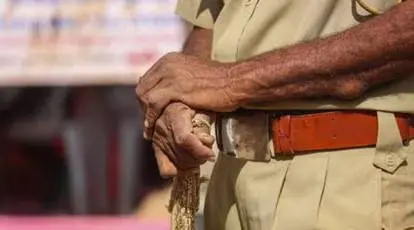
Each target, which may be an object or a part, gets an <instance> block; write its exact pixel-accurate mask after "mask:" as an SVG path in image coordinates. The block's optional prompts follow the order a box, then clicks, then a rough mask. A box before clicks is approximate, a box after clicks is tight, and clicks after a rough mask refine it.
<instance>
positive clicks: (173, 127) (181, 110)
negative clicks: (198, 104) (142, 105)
mask: <svg viewBox="0 0 414 230" xmlns="http://www.w3.org/2000/svg"><path fill="white" fill-rule="evenodd" d="M195 114H196V113H195V111H194V110H192V109H191V108H189V107H188V106H186V105H184V104H182V103H178V102H177V103H172V104H170V105H168V106H167V107H166V108H165V110H164V111H163V113H162V115H161V116H160V118H159V119H158V120H157V122H156V124H155V129H154V135H153V137H152V141H153V147H154V151H155V155H156V157H157V161H158V165H159V167H160V174H161V176H163V177H168V176H174V175H171V174H174V173H176V172H174V171H171V167H172V165H171V164H170V165H167V164H169V162H166V160H170V161H171V162H172V163H173V164H174V166H175V167H177V168H178V169H180V170H186V169H191V168H196V167H198V166H200V165H201V164H203V163H204V162H206V161H207V160H214V152H213V150H212V149H211V146H212V145H213V143H214V137H212V136H211V135H210V130H208V129H201V128H195V129H194V128H193V124H192V119H193V118H194V116H195ZM164 154H165V155H167V157H168V159H166V158H165V155H164ZM163 157H164V160H163V161H164V162H160V160H161V159H162V158H163ZM168 168H170V169H168Z"/></svg>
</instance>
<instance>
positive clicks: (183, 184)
mask: <svg viewBox="0 0 414 230" xmlns="http://www.w3.org/2000/svg"><path fill="white" fill-rule="evenodd" d="M199 192H200V170H199V169H193V170H188V171H179V172H178V174H177V176H176V177H175V178H174V181H173V189H172V191H171V199H170V204H169V207H168V209H169V211H170V213H171V229H172V230H195V218H196V214H197V211H198V206H199V199H200V197H199Z"/></svg>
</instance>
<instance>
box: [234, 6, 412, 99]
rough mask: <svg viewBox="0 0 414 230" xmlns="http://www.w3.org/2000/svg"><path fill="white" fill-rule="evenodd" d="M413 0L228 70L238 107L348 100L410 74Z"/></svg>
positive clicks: (238, 64)
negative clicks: (306, 100)
mask: <svg viewBox="0 0 414 230" xmlns="http://www.w3.org/2000/svg"><path fill="white" fill-rule="evenodd" d="M412 12H414V0H408V1H406V2H404V3H402V4H400V5H399V6H397V7H395V8H394V9H392V10H390V11H389V12H387V13H386V14H384V15H381V16H378V17H376V18H374V19H371V20H370V21H367V22H365V23H362V24H360V25H358V26H356V27H353V28H351V29H349V30H347V31H345V32H342V33H340V34H337V35H333V36H330V37H327V38H324V39H319V40H315V41H310V42H307V43H303V44H297V45H294V46H291V47H287V48H284V49H281V50H276V51H271V52H268V53H265V54H262V55H259V56H257V57H254V58H252V59H249V60H245V61H241V62H238V63H235V64H233V65H232V67H231V68H230V71H229V72H228V75H229V77H230V78H231V81H230V82H231V84H229V88H230V89H231V90H230V92H231V93H232V94H233V95H232V96H233V97H234V98H236V99H237V100H239V101H240V104H243V103H245V104H249V103H257V102H266V101H273V100H281V99H293V98H297V99H302V98H303V99H304V98H315V97H326V96H328V97H329V96H330V97H336V98H339V99H352V98H356V97H358V96H360V95H362V94H363V93H364V92H365V91H366V90H368V89H370V88H372V87H375V86H377V85H380V84H382V83H386V82H390V81H392V80H396V79H398V78H401V77H404V76H407V75H409V73H414V14H413V13H412Z"/></svg>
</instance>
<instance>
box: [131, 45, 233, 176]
mask: <svg viewBox="0 0 414 230" xmlns="http://www.w3.org/2000/svg"><path fill="white" fill-rule="evenodd" d="M228 72H229V68H228V66H227V65H226V64H220V63H215V62H211V61H205V60H201V59H198V58H197V57H194V56H189V55H185V54H182V53H170V54H167V55H165V56H164V57H162V58H161V59H160V60H159V61H158V62H156V63H155V64H154V65H153V66H152V67H151V68H150V69H149V70H148V71H147V72H146V73H145V74H144V75H143V76H142V77H140V79H139V81H138V84H137V87H136V94H137V97H138V100H139V102H140V105H141V107H142V109H143V111H144V113H145V122H144V137H145V138H146V139H148V140H152V143H153V147H154V150H155V152H156V154H157V153H158V154H160V153H161V152H162V153H163V154H165V155H167V156H168V158H169V160H171V161H172V162H173V164H174V165H175V166H176V167H177V168H179V169H189V168H194V167H197V166H199V165H201V164H202V163H204V162H205V161H207V160H213V159H214V153H213V151H212V149H211V147H212V145H213V143H214V138H213V137H212V136H211V135H210V130H209V128H207V129H206V127H194V118H195V116H196V111H209V112H227V111H232V110H235V109H236V107H237V102H236V100H234V97H233V96H232V93H231V85H230V82H231V81H230V80H229V79H228V78H227V75H228ZM206 126H208V124H206ZM161 174H162V172H161Z"/></svg>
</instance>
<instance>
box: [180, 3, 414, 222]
mask: <svg viewBox="0 0 414 230" xmlns="http://www.w3.org/2000/svg"><path fill="white" fill-rule="evenodd" d="M365 1H366V2H367V3H368V4H369V5H370V6H372V7H375V8H377V9H378V10H381V11H386V10H387V9H389V8H390V7H392V6H393V5H395V4H396V1H395V0H365ZM177 13H178V14H179V15H181V16H182V17H183V18H184V19H186V20H187V21H189V22H191V23H193V24H194V25H197V26H200V27H205V28H210V29H213V31H214V39H213V50H212V58H213V59H214V60H217V61H220V62H234V61H238V60H243V59H248V58H250V57H252V56H255V55H259V54H261V53H263V52H266V51H270V50H277V49H279V48H281V47H286V46H288V45H292V44H295V43H298V42H304V41H308V40H313V39H317V38H319V37H324V36H329V35H331V34H335V33H338V32H341V31H344V30H346V29H348V28H350V27H352V26H355V25H357V24H358V23H361V22H362V21H363V20H365V19H366V18H367V17H366V16H367V15H369V13H368V12H366V11H365V10H364V9H362V8H361V7H360V6H359V5H358V4H357V3H356V2H355V0H312V1H306V0H178V6H177ZM384 36H386V35H384ZM248 108H249V109H269V110H293V109H295V110H308V109H309V110H325V109H365V110H377V111H378V112H377V114H378V141H377V145H376V146H375V147H373V148H357V149H347V150H340V151H324V152H319V153H315V154H305V155H297V156H295V157H293V158H288V159H283V160H280V158H277V157H274V158H271V157H269V156H270V155H271V153H269V151H271V149H272V148H271V147H270V146H269V145H270V144H271V141H269V142H268V143H267V144H268V146H267V147H266V142H267V141H268V140H269V136H267V138H266V137H264V135H268V126H267V124H266V122H267V121H268V120H266V119H261V117H260V116H261V115H260V113H257V114H255V115H254V116H255V117H252V116H248V117H237V118H235V119H232V120H229V121H230V122H229V123H230V125H229V126H227V128H226V129H224V130H229V131H228V133H229V135H228V137H229V140H227V142H229V143H231V142H233V143H236V145H234V146H239V148H238V149H236V157H238V158H243V159H248V160H249V159H252V160H253V161H244V160H238V159H234V158H233V157H228V156H226V155H225V154H220V155H219V157H218V160H217V162H216V164H215V167H214V171H213V174H212V175H211V179H210V182H209V183H210V185H209V192H208V194H209V195H208V196H207V199H206V208H205V212H204V215H205V223H206V226H205V229H214V230H223V229H226V230H227V229H229V230H238V229H255V230H256V229H265V230H267V229H273V230H276V229H283V230H298V229H299V230H303V229H306V230H307V229H321V230H327V229H329V230H330V229H336V230H349V229H355V230H356V229H363V230H378V229H385V230H400V229H414V215H413V212H412V207H414V199H412V191H413V190H412V188H413V187H414V180H413V179H412V178H413V177H412V175H414V167H413V163H414V155H413V154H412V153H413V150H414V146H413V144H412V143H413V141H412V142H411V144H410V145H409V146H403V144H402V142H401V137H400V134H399V130H398V127H397V124H396V122H395V119H394V115H393V113H391V112H407V113H414V76H407V77H406V78H404V79H401V80H399V81H396V82H395V83H392V84H388V85H387V86H386V87H383V88H378V89H375V90H373V91H370V92H369V93H367V94H365V95H364V97H362V98H360V99H357V100H353V101H341V100H312V101H311V100H306V101H305V100H303V101H301V100H298V101H282V102H275V103H269V104H267V105H265V106H264V107H258V106H255V105H250V106H249V107H248ZM356 131H357V130H356ZM223 136H224V135H223ZM225 141H226V140H223V142H225ZM266 148H267V149H266ZM269 149H270V150H269ZM262 153H263V154H262ZM260 161H267V162H268V163H263V162H260ZM373 165H375V166H376V167H374V166H373ZM276 207H277V208H276Z"/></svg>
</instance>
